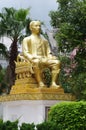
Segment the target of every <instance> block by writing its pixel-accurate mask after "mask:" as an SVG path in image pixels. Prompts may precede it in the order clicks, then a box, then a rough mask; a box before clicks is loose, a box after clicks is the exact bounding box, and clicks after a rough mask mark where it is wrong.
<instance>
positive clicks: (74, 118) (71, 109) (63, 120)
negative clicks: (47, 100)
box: [48, 102, 86, 130]
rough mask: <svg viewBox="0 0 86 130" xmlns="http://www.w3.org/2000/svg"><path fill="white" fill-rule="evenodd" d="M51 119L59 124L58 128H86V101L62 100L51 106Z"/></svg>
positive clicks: (74, 129)
mask: <svg viewBox="0 0 86 130" xmlns="http://www.w3.org/2000/svg"><path fill="white" fill-rule="evenodd" d="M48 120H49V121H51V122H52V123H55V124H57V128H58V129H57V130H85V129H86V102H62V103H60V104H56V105H54V106H53V107H51V109H50V111H49V119H48Z"/></svg>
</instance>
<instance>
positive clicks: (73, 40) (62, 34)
mask: <svg viewBox="0 0 86 130" xmlns="http://www.w3.org/2000/svg"><path fill="white" fill-rule="evenodd" d="M57 2H58V9H57V10H56V11H51V12H50V14H49V16H50V17H51V25H52V26H53V27H56V28H57V27H58V28H59V29H58V30H59V31H58V32H57V34H56V40H57V43H58V48H59V51H60V52H61V53H62V54H63V55H65V54H66V56H67V58H66V59H68V60H69V63H67V62H66V61H65V62H66V63H64V59H63V58H62V60H63V62H62V63H63V64H64V65H63V66H64V67H63V68H62V71H61V72H62V74H63V75H62V79H66V80H65V84H66V85H67V86H66V87H67V88H69V89H70V90H71V91H73V92H74V93H75V94H76V95H77V97H79V99H80V98H81V99H82V98H85V93H84V96H83V94H82V93H83V91H85V86H86V77H85V72H86V60H85V57H86V27H85V26H86V11H85V10H86V0H57ZM74 66H75V67H74ZM73 67H74V68H73ZM64 70H67V71H68V70H70V73H69V75H67V73H66V72H65V71H64ZM81 73H82V74H81ZM65 74H66V76H65ZM60 76H61V75H60ZM60 79H61V78H60ZM62 86H64V84H62ZM71 88H72V89H71ZM75 90H76V92H75ZM77 90H78V91H77ZM77 93H78V94H77Z"/></svg>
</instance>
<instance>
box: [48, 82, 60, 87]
mask: <svg viewBox="0 0 86 130" xmlns="http://www.w3.org/2000/svg"><path fill="white" fill-rule="evenodd" d="M50 88H60V85H57V84H56V83H55V82H53V83H52V84H51V86H50Z"/></svg>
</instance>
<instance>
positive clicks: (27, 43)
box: [22, 21, 60, 88]
mask: <svg viewBox="0 0 86 130" xmlns="http://www.w3.org/2000/svg"><path fill="white" fill-rule="evenodd" d="M30 30H31V35H30V36H28V37H25V38H24V39H23V43H22V51H23V56H24V57H25V58H26V59H27V60H28V61H29V62H30V63H31V65H32V67H33V71H34V75H35V78H36V80H37V82H38V85H39V87H41V88H43V87H45V84H44V82H43V79H42V76H41V67H42V66H43V65H44V66H46V67H47V68H50V70H51V76H52V81H51V85H50V87H56V88H58V87H59V85H57V84H56V79H57V76H58V74H59V71H60V61H59V60H58V59H57V57H55V56H53V55H52V53H51V51H50V47H49V43H48V41H47V40H46V39H45V38H44V37H43V36H42V35H41V34H40V32H41V23H40V21H31V22H30Z"/></svg>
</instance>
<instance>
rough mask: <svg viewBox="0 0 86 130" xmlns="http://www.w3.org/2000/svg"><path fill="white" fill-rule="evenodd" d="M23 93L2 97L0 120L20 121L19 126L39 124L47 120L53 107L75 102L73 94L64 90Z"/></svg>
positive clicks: (47, 89) (33, 90) (42, 89)
mask: <svg viewBox="0 0 86 130" xmlns="http://www.w3.org/2000/svg"><path fill="white" fill-rule="evenodd" d="M13 92H15V91H13ZM23 92H24V93H21V92H20V93H19V91H18V94H9V95H3V96H0V118H2V119H3V121H7V120H10V121H15V120H17V119H18V120H19V124H21V123H24V122H25V123H32V122H34V123H35V124H38V123H41V122H43V121H45V119H47V115H48V111H49V109H50V107H51V106H52V105H54V104H56V103H59V102H62V101H73V100H75V97H74V96H73V95H72V94H67V93H64V91H63V89H62V88H59V89H56V88H41V89H39V88H34V89H32V88H28V90H27V91H23Z"/></svg>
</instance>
